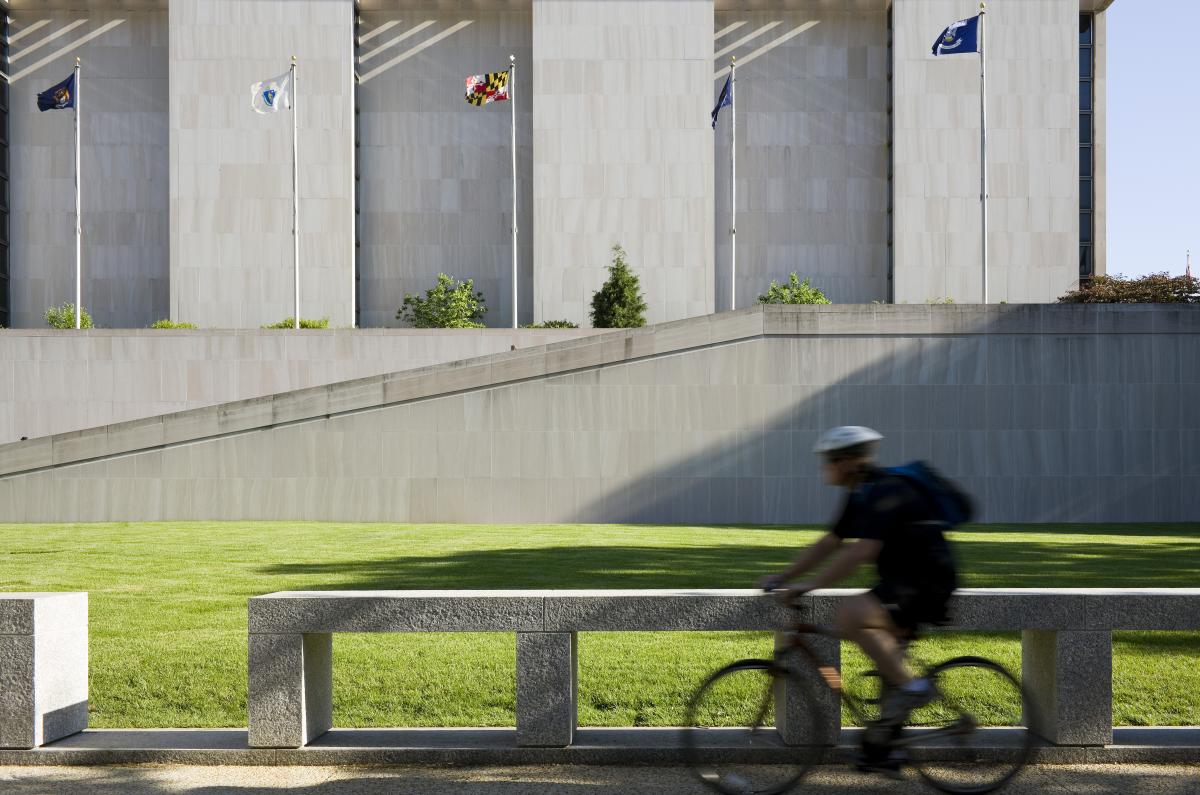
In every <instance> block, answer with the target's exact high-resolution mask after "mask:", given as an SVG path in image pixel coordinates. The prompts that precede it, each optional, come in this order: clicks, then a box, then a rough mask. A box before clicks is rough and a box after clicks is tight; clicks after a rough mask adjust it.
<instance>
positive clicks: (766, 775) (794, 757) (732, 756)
mask: <svg viewBox="0 0 1200 795" xmlns="http://www.w3.org/2000/svg"><path fill="white" fill-rule="evenodd" d="M788 676H789V672H788V671H787V670H786V669H784V668H782V667H780V666H779V665H777V664H776V663H774V662H772V661H771V660H742V661H741V662H736V663H733V664H732V665H727V666H726V667H724V668H722V669H721V670H719V671H717V672H716V673H714V674H713V675H712V676H710V677H709V678H708V679H707V680H706V681H705V682H704V684H702V685H701V686H700V689H699V690H697V691H696V694H695V695H694V696H692V700H691V701H690V702H689V703H688V708H687V728H686V729H684V732H683V736H684V749H685V753H686V755H687V760H688V764H689V765H691V768H692V770H693V771H695V773H696V775H697V777H698V778H699V779H700V781H702V782H703V783H704V784H705V785H707V786H708V787H709V788H710V789H713V790H715V791H717V792H721V793H726V795H778V794H779V793H783V792H786V791H787V790H789V789H791V788H792V787H794V786H795V785H796V784H797V783H798V782H799V781H800V779H801V778H803V777H804V774H805V773H807V772H808V769H809V768H810V767H811V766H812V764H813V758H812V754H811V753H806V749H799V748H797V749H794V750H793V749H786V750H784V749H785V746H784V743H783V740H782V739H781V738H780V736H779V733H778V732H777V731H776V729H775V688H776V685H777V684H782V683H783V681H784V679H785V678H786V677H788ZM793 714H795V713H793ZM807 714H808V715H809V716H810V717H811V718H814V719H815V715H814V714H813V713H812V711H811V710H810V711H808V713H807Z"/></svg>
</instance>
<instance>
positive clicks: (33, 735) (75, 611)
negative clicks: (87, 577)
mask: <svg viewBox="0 0 1200 795" xmlns="http://www.w3.org/2000/svg"><path fill="white" fill-rule="evenodd" d="M87 722H88V595H87V594H86V593H0V748H22V749H28V748H37V747H38V746H40V745H44V744H46V743H50V742H53V741H55V740H58V739H60V738H62V737H66V736H68V735H71V734H75V733H76V732H81V731H83V730H84V729H86V728H87Z"/></svg>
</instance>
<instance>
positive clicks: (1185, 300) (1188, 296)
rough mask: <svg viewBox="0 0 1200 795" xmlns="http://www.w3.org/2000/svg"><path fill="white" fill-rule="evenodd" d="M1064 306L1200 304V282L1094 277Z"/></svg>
mask: <svg viewBox="0 0 1200 795" xmlns="http://www.w3.org/2000/svg"><path fill="white" fill-rule="evenodd" d="M1058 301H1059V303H1061V304H1200V279H1196V278H1194V277H1192V276H1172V275H1171V274H1169V273H1150V274H1147V275H1146V276H1141V277H1139V278H1126V277H1124V276H1120V275H1117V276H1094V277H1092V279H1091V280H1090V281H1088V282H1085V283H1083V284H1081V285H1080V286H1079V289H1078V290H1073V291H1072V292H1069V293H1067V294H1066V295H1064V296H1061V297H1060V298H1059V299H1058Z"/></svg>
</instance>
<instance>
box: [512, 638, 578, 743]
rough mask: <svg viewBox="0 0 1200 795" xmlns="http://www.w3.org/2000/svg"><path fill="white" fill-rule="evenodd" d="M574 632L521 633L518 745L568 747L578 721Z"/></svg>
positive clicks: (518, 649)
mask: <svg viewBox="0 0 1200 795" xmlns="http://www.w3.org/2000/svg"><path fill="white" fill-rule="evenodd" d="M578 690H579V662H578V653H577V645H576V635H575V633H574V632H518V633H517V745H519V746H522V747H553V748H565V747H566V746H568V745H570V744H571V742H572V741H573V740H574V737H575V728H576V724H577V722H578V711H577V699H578Z"/></svg>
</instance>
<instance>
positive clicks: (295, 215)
mask: <svg viewBox="0 0 1200 795" xmlns="http://www.w3.org/2000/svg"><path fill="white" fill-rule="evenodd" d="M291 71H292V79H291V87H290V89H291V90H290V91H289V94H290V95H291V100H292V255H293V263H292V266H293V271H294V275H293V278H294V280H295V287H296V296H295V299H296V300H295V316H294V317H293V324H292V328H296V329H298V328H300V122H299V111H298V110H297V108H296V100H297V98H298V96H297V95H298V94H299V92H298V91H297V90H296V56H294V55H293V56H292V70H291Z"/></svg>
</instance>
